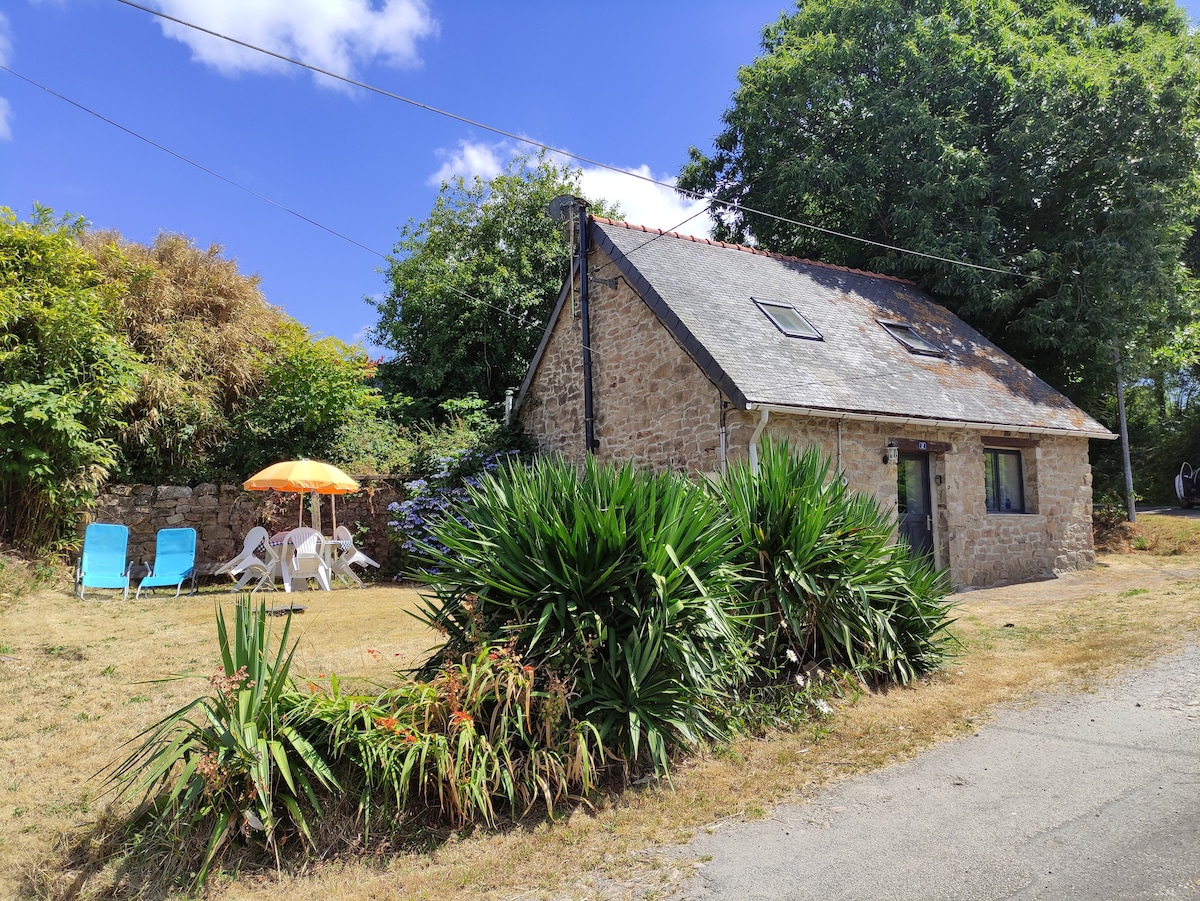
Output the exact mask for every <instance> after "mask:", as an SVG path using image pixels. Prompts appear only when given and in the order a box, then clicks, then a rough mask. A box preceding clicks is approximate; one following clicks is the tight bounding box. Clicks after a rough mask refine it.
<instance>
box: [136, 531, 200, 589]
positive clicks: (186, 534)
mask: <svg viewBox="0 0 1200 901" xmlns="http://www.w3.org/2000/svg"><path fill="white" fill-rule="evenodd" d="M188 578H190V579H191V580H192V593H193V594H195V592H196V530H195V529H159V530H158V535H156V536H155V538H154V563H153V564H152V565H151V567H150V575H148V576H146V578H144V579H142V581H141V582H139V583H138V588H137V594H135V595H134V598H140V597H141V596H142V589H143V588H157V587H159V586H160V585H174V586H175V597H179V592H180V591H181V590H183V580H184V579H188Z"/></svg>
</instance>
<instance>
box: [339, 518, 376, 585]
mask: <svg viewBox="0 0 1200 901" xmlns="http://www.w3.org/2000/svg"><path fill="white" fill-rule="evenodd" d="M333 537H334V538H336V539H337V540H338V541H340V542H343V545H342V551H341V553H340V554H338V555H337V557H336V558H335V559H334V561H333V564H332V565H331V567H330V568H331V569H332V570H333V574H334V575H335V576H337V577H338V578H341V579H345V580H346V581H347V582H350V581H353V582H355V583H356V584H357V585H358V587H359V588H362V587H363V580H362V579H360V578H359V577H358V573H356V572H355V571H354V570H352V569H351V568H350V564H352V563H358V564H360V565H365V566H374V567H375V568H376V569H378V568H379V564H378V563H376V562H375V561H374V560H372V559H371V558H370V557H368V556H367V555H366V554H364V553H363V552H362V551H360V550H359V549H358V548H356V547H355V546H354V536H353V535H351V534H350V530H349V529H348V528H346V527H345V526H338V527H337V528H336V529H334V530H333Z"/></svg>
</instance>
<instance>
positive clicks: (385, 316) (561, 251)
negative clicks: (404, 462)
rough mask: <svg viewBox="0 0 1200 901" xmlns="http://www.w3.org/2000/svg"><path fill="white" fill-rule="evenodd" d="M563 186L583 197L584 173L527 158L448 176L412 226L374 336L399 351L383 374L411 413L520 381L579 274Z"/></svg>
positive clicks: (487, 395) (495, 395)
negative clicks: (557, 211) (562, 212)
mask: <svg viewBox="0 0 1200 901" xmlns="http://www.w3.org/2000/svg"><path fill="white" fill-rule="evenodd" d="M560 194H574V195H576V196H580V187H579V170H577V169H571V168H568V167H562V166H559V165H557V164H556V163H555V162H554V161H553V160H552V159H550V158H549V157H548V156H546V155H545V154H543V155H541V156H538V157H536V158H531V157H527V156H520V157H517V158H516V159H514V160H512V161H511V162H510V163H509V164H508V165H507V166H506V167H505V169H504V171H503V172H501V173H500V174H499V175H497V176H496V177H495V178H493V179H490V180H485V179H482V178H479V177H478V176H477V177H475V178H474V179H472V180H471V181H470V182H467V181H466V180H465V179H463V178H462V177H456V178H455V179H454V180H453V181H451V182H447V183H443V184H442V190H441V192H440V193H439V195H438V198H437V201H436V202H435V204H434V207H433V210H432V212H431V213H430V214H429V216H428V217H427V218H426V219H425V220H424V221H422V222H419V223H418V222H414V221H412V220H409V222H408V224H407V225H405V226H403V227H402V228H401V231H400V241H399V242H398V243H397V244H396V248H395V255H394V257H393V259H392V261H391V263H390V265H389V266H388V270H387V274H388V280H389V281H390V283H391V291H390V292H389V294H388V295H387V296H386V297H384V298H382V299H380V300H377V301H373V303H374V305H375V308H376V309H377V310H378V311H379V321H378V323H377V324H376V326H375V329H374V334H373V340H374V341H376V342H377V343H378V344H379V345H381V346H382V347H386V348H388V349H389V350H392V351H394V352H395V354H396V356H395V358H394V359H393V360H390V361H388V362H387V363H386V364H384V365H383V366H382V367H381V372H380V376H381V378H382V379H383V382H384V384H385V385H386V386H387V389H386V390H387V391H388V392H389V393H396V394H400V395H407V396H408V397H410V398H411V399H412V403H411V404H410V406H409V410H410V415H414V416H416V417H418V418H427V417H430V416H441V415H443V413H442V410H441V405H442V403H443V402H444V401H446V400H449V399H453V398H462V397H466V396H468V395H471V394H476V395H478V396H479V397H480V398H482V399H483V400H484V401H485V402H487V403H491V404H494V403H496V402H498V401H500V400H502V399H503V398H504V392H505V389H506V388H510V387H515V386H517V385H519V384H520V382H521V379H522V378H523V377H524V375H525V370H526V368H527V367H528V366H529V363H530V361H531V360H532V359H533V354H534V352H535V351H536V350H537V345H538V342H539V341H540V340H541V337H542V331H543V329H544V328H545V326H546V321H547V319H548V318H549V315H550V311H551V310H552V309H553V307H554V303H555V300H556V298H557V296H558V291H559V288H560V287H561V285H562V282H563V279H564V277H565V276H566V273H567V271H568V266H569V261H570V256H571V247H570V246H569V243H568V241H567V238H566V236H565V234H564V230H563V228H562V226H561V225H560V224H559V223H556V222H555V221H553V220H552V219H551V218H550V217H549V216H548V215H547V212H546V210H547V207H548V206H549V204H550V201H551V200H553V199H554V198H555V197H557V196H559V195H560ZM597 212H601V213H603V209H602V208H601V209H597Z"/></svg>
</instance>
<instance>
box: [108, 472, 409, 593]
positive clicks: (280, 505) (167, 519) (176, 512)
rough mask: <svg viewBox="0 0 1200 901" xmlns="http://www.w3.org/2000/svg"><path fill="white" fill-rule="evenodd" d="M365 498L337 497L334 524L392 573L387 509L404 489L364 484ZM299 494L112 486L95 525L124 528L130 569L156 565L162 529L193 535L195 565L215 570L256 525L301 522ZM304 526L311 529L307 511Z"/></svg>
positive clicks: (326, 523)
mask: <svg viewBox="0 0 1200 901" xmlns="http://www.w3.org/2000/svg"><path fill="white" fill-rule="evenodd" d="M362 484H363V485H364V486H365V489H364V490H363V491H360V492H359V493H357V494H346V495H341V496H339V497H338V498H337V501H336V504H337V507H336V513H337V522H338V525H344V526H347V527H348V528H349V529H350V530H351V531H352V532H354V533H355V544H356V546H357V547H358V548H359V549H360V550H362V551H363V553H365V554H366V555H367V556H368V557H371V558H372V559H373V560H375V561H377V562H378V563H379V564H380V565H381V567H382V568H383V571H386V572H392V571H394V565H395V562H396V557H397V550H398V545H397V544H396V543H395V542H393V541H392V540H391V539H389V538H388V537H387V523H388V521H389V520H390V519H394V514H392V513H390V512H389V511H388V509H387V508H388V504H390V503H393V502H394V501H399V500H401V499H402V497H403V486H402V484H400V483H398V482H396V483H393V482H391V481H388V480H379V481H363V482H362ZM300 499H301V495H298V494H284V493H280V492H275V491H244V490H243V489H242V487H241V486H240V485H214V484H211V483H210V484H203V485H197V486H195V487H188V486H177V485H160V486H154V485H113V486H110V487H109V489H108V491H106V492H105V493H104V494H102V495H100V497H99V498H98V499H97V503H96V507H95V509H94V510H93V511H91V514H90V521H92V522H112V523H123V524H125V525H127V526H129V561H130V563H142V562H149V561H151V560H153V559H154V542H155V536H156V535H157V533H158V530H159V529H167V528H186V527H189V526H190V527H192V528H194V529H195V530H196V562H197V564H198V565H199V566H200V567H206V566H215V565H217V564H220V563H223V562H224V561H226V560H229V559H231V558H232V557H233V556H234V555H236V554H237V553H238V552H239V551H241V549H242V539H243V538H244V536H245V535H246V533H247V532H249V531H250V530H251V529H252V528H254V527H255V526H265V527H266V528H267V529H268V531H271V532H276V531H279V530H282V529H287V528H292V527H294V526H295V525H296V524H297V522H298V521H299V514H300V509H299V504H300ZM330 512H331V511H330V498H329V496H323V497H321V523H322V527H323V529H324V530H325V531H326V532H330V531H332V525H331V519H330ZM304 522H305V525H307V524H308V523H309V522H310V512H309V511H308V510H307V509H306V510H305V515H304Z"/></svg>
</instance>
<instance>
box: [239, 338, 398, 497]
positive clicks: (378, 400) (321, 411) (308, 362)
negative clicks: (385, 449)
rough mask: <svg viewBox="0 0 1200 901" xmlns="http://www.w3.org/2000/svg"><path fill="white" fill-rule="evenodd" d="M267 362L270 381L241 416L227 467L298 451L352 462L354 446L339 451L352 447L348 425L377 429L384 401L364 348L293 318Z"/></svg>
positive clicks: (249, 466) (251, 468)
mask: <svg viewBox="0 0 1200 901" xmlns="http://www.w3.org/2000/svg"><path fill="white" fill-rule="evenodd" d="M264 369H265V372H266V384H265V385H264V386H263V389H262V391H261V392H259V393H258V394H257V395H256V396H255V397H254V398H253V399H252V400H251V401H250V402H249V403H248V405H247V408H246V410H245V411H244V412H243V413H242V414H241V415H240V416H239V419H238V427H237V435H238V437H237V440H234V441H230V442H228V443H227V444H226V446H225V453H224V460H225V463H226V466H227V467H228V469H229V470H230V471H232V472H236V473H244V474H245V475H246V476H249V475H250V474H252V473H253V472H255V471H256V470H258V469H261V468H262V467H263V466H266V465H267V464H269V463H274V462H275V461H277V460H286V459H296V458H299V457H310V458H314V459H320V460H328V461H330V462H333V463H339V464H340V463H346V464H347V465H351V466H352V465H353V464H354V463H355V460H354V459H352V454H351V453H349V452H343V453H337V452H336V451H337V449H338V448H343V449H344V448H345V447H346V442H345V429H346V428H347V427H349V428H351V429H354V428H356V427H357V428H360V429H362V430H363V433H364V434H367V433H369V434H372V435H374V434H375V431H376V417H377V416H378V415H379V414H380V413H381V411H382V410H383V407H384V400H383V397H382V396H381V395H380V393H379V391H378V390H377V389H375V388H374V387H372V386H371V384H370V382H371V379H372V377H373V375H374V370H375V364H374V363H373V362H372V361H371V360H370V358H368V357H367V355H366V353H365V352H364V351H363V350H362V348H361V347H359V346H358V345H350V344H346V343H345V342H344V341H341V340H339V339H337V338H320V339H313V338H312V336H310V335H309V333H308V331H307V330H306V329H305V328H304V326H302V325H300V324H299V323H297V322H291V323H288V324H287V325H285V326H283V327H282V328H280V329H279V330H277V333H276V335H275V338H274V347H273V349H272V350H271V352H270V356H269V357H268V358H267V359H265V360H264ZM364 423H365V424H364ZM373 440H375V439H373ZM348 457H351V458H349V459H348Z"/></svg>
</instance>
